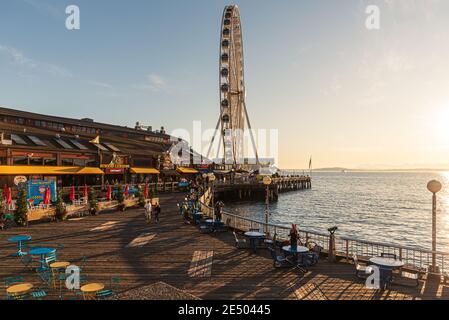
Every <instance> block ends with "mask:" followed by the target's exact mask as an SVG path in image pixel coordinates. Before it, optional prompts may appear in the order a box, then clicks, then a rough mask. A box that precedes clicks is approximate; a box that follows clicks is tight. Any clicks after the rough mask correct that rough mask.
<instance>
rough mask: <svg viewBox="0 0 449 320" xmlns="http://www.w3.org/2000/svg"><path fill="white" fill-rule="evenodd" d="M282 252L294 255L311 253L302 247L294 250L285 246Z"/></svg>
mask: <svg viewBox="0 0 449 320" xmlns="http://www.w3.org/2000/svg"><path fill="white" fill-rule="evenodd" d="M282 250H284V251H286V252H289V253H294V254H298V253H306V252H309V248H307V247H302V246H297V247H296V248H293V247H292V246H285V247H282Z"/></svg>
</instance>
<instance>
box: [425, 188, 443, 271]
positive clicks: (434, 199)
mask: <svg viewBox="0 0 449 320" xmlns="http://www.w3.org/2000/svg"><path fill="white" fill-rule="evenodd" d="M441 188H442V185H441V183H440V182H439V181H437V180H432V181H430V182H429V183H428V184H427V189H428V190H429V191H430V192H432V267H431V268H432V271H433V272H438V267H437V263H436V261H437V259H436V253H435V252H436V250H437V193H438V192H440V190H441Z"/></svg>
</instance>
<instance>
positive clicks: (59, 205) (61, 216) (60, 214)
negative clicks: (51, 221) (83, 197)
mask: <svg viewBox="0 0 449 320" xmlns="http://www.w3.org/2000/svg"><path fill="white" fill-rule="evenodd" d="M55 210H56V212H55V217H56V221H63V220H65V219H67V208H66V207H65V206H64V200H63V199H62V190H59V191H58V195H57V197H56V203H55Z"/></svg>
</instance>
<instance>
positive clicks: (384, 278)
mask: <svg viewBox="0 0 449 320" xmlns="http://www.w3.org/2000/svg"><path fill="white" fill-rule="evenodd" d="M369 261H370V262H371V263H372V264H374V265H376V266H378V267H379V272H380V288H381V290H384V289H385V287H386V286H387V284H388V283H389V282H390V281H391V276H392V273H393V270H394V269H398V268H401V267H403V266H404V262H402V261H401V260H397V259H392V258H383V257H373V258H370V259H369Z"/></svg>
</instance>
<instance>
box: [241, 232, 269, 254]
mask: <svg viewBox="0 0 449 320" xmlns="http://www.w3.org/2000/svg"><path fill="white" fill-rule="evenodd" d="M245 237H248V238H249V243H250V245H251V248H252V249H253V251H254V253H256V252H257V242H258V241H259V240H260V239H263V238H265V234H264V233H262V232H258V231H248V232H245Z"/></svg>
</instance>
